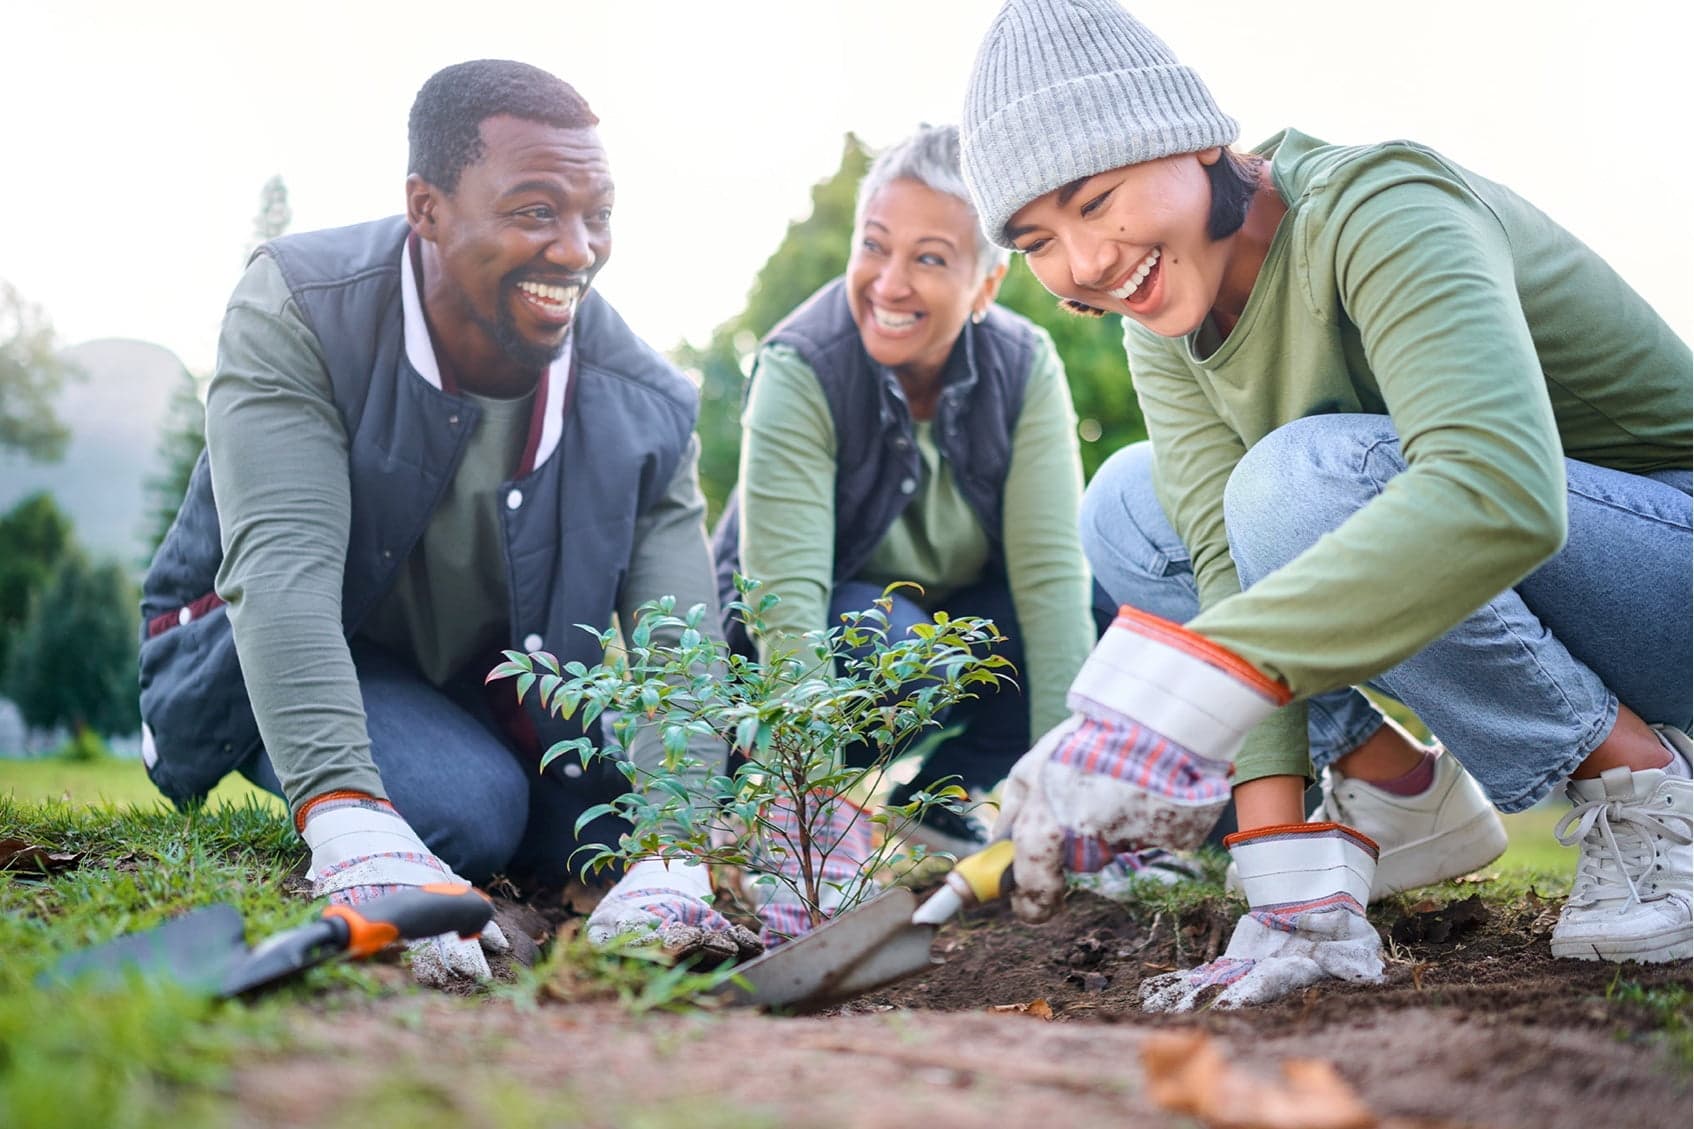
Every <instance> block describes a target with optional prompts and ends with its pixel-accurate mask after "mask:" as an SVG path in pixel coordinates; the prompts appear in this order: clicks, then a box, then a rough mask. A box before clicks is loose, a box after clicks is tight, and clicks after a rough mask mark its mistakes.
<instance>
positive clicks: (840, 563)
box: [713, 278, 1038, 648]
mask: <svg viewBox="0 0 1694 1129" xmlns="http://www.w3.org/2000/svg"><path fill="white" fill-rule="evenodd" d="M1037 342H1038V338H1037V336H1036V333H1035V329H1034V327H1033V326H1032V325H1031V324H1030V323H1029V322H1028V321H1026V320H1025V319H1024V318H1022V317H1019V316H1018V315H1017V314H1014V313H1012V312H1011V311H1010V310H1006V309H1003V308H1001V307H1000V306H990V307H989V308H988V316H987V317H986V318H984V319H983V321H982V322H981V323H980V324H973V323H971V322H966V323H965V328H964V331H963V332H962V333H960V334H959V339H958V341H957V342H956V343H955V344H954V346H953V351H952V353H950V354H949V355H948V358H947V365H946V368H945V370H944V371H943V373H942V387H941V396H940V401H939V403H938V404H937V406H936V410H935V429H934V434H935V440H936V446H937V447H938V448H939V449H940V451H941V454H942V455H943V457H945V458H946V459H947V461H948V463H949V464H951V466H952V468H953V473H954V474H955V475H956V476H957V480H958V483H959V491H960V493H962V494H963V495H964V497H965V501H966V502H967V503H968V504H969V505H970V507H971V509H972V511H973V512H975V514H976V516H977V520H979V521H980V522H981V523H982V528H983V529H984V531H986V532H987V534H988V542H989V546H990V553H991V557H990V560H991V567H994V568H997V569H1002V570H1003V569H1004V567H1005V565H1004V558H1003V538H1002V534H1001V516H1002V513H1003V501H1004V492H1005V486H1006V476H1007V473H1008V472H1009V471H1010V469H1011V463H1012V435H1013V433H1014V431H1015V430H1016V428H1017V423H1018V415H1019V413H1020V412H1021V411H1022V410H1023V397H1024V389H1025V388H1026V386H1027V385H1028V383H1029V373H1030V368H1031V367H1032V365H1033V364H1034V360H1035V350H1036V347H1037ZM765 344H782V345H787V346H789V347H790V348H792V349H793V350H794V351H795V352H796V353H797V354H799V356H800V358H801V359H802V360H803V361H805V362H806V364H807V365H808V366H809V367H810V368H811V370H812V372H813V373H814V374H816V376H817V379H818V383H819V384H820V385H821V386H822V387H823V391H824V397H825V399H827V400H828V402H829V414H830V418H831V420H832V421H833V422H834V424H835V444H836V446H835V451H836V455H835V577H834V579H835V581H836V582H837V583H839V582H841V581H844V580H850V579H852V578H853V577H854V576H856V575H858V572H859V570H860V569H862V568H863V567H864V566H865V562H866V561H868V560H870V557H871V554H872V553H873V552H875V550H876V547H877V546H878V545H879V544H881V543H882V539H883V538H884V537H886V536H887V535H888V531H889V530H890V529H892V528H893V526H894V523H895V522H896V521H897V520H899V517H900V515H901V514H902V513H904V512H905V509H906V506H907V504H908V503H910V502H911V500H912V495H913V494H914V493H915V492H916V490H917V488H918V483H919V482H920V481H921V477H922V463H921V458H922V456H921V455H919V453H918V449H917V441H916V439H915V437H914V433H913V428H912V415H911V412H910V411H909V410H908V409H907V407H906V398H905V396H904V394H903V393H902V392H901V390H900V382H899V379H898V378H897V377H895V375H894V373H893V372H891V371H890V370H888V369H887V368H885V367H883V366H882V365H879V364H877V363H876V362H875V361H873V360H872V359H871V357H870V354H868V353H866V352H865V348H864V345H863V343H862V342H861V341H860V338H859V327H858V326H857V325H856V324H855V323H854V321H853V315H852V312H851V311H850V310H849V309H848V306H847V287H846V283H845V281H844V280H842V279H839V278H838V279H836V280H835V281H834V282H831V283H829V284H828V285H826V286H824V287H823V289H821V290H819V291H818V292H817V293H816V294H814V295H812V296H811V297H810V298H809V299H807V300H806V302H805V304H804V305H802V306H801V307H800V308H799V309H797V310H795V311H794V312H793V313H792V314H789V315H788V317H786V318H785V319H783V321H782V322H781V323H780V324H778V325H777V327H776V328H775V329H773V330H771V332H770V334H769V335H768V336H767V337H766V338H765ZM758 378H759V372H758V368H757V367H756V366H755V368H754V370H753V375H752V376H751V377H750V378H749V379H748V382H747V387H748V390H749V391H751V389H752V386H753V381H755V380H757V379H758ZM713 555H714V557H715V558H716V560H717V569H718V594H719V596H720V597H721V599H722V601H723V605H724V606H725V607H726V608H727V607H728V605H729V603H730V601H732V600H734V599H736V598H737V596H736V592H735V583H734V576H735V573H736V572H737V571H738V570H739V569H740V567H741V515H740V509H739V502H738V501H737V500H736V498H735V497H733V496H732V497H731V499H730V503H729V505H728V506H727V507H726V508H725V510H724V514H723V517H722V518H720V519H719V522H718V527H717V530H716V531H715V532H714V534H713ZM724 630H725V634H726V635H727V636H729V638H730V640H731V642H732V643H733V644H735V645H738V646H740V647H743V648H746V647H747V640H746V635H745V632H744V630H743V628H742V626H741V624H740V623H739V621H735V620H733V619H732V618H731V617H730V616H729V614H728V613H727V612H726V613H725V622H724Z"/></svg>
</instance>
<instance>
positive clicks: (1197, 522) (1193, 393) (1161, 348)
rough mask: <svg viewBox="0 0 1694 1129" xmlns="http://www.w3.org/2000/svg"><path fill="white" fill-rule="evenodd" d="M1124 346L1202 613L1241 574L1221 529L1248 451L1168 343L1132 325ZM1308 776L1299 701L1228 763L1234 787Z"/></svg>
mask: <svg viewBox="0 0 1694 1129" xmlns="http://www.w3.org/2000/svg"><path fill="white" fill-rule="evenodd" d="M1128 324H1129V323H1127V322H1126V326H1127V325H1128ZM1124 348H1125V351H1126V352H1127V353H1128V355H1129V363H1130V371H1131V373H1132V374H1133V379H1134V381H1135V393H1136V398H1137V400H1139V402H1140V404H1141V414H1142V418H1143V419H1145V420H1146V421H1147V435H1148V438H1149V439H1150V440H1152V443H1153V460H1154V479H1155V481H1154V487H1155V491H1156V493H1157V495H1158V498H1159V503H1160V505H1161V506H1163V508H1164V511H1165V516H1166V517H1168V518H1169V519H1170V522H1171V527H1172V528H1173V529H1174V530H1176V533H1177V536H1179V537H1181V538H1182V543H1183V544H1184V545H1186V546H1187V547H1188V553H1189V557H1190V558H1191V559H1192V561H1193V567H1194V580H1195V584H1196V586H1197V587H1198V589H1199V595H1200V609H1201V615H1202V616H1204V615H1205V613H1206V611H1207V610H1208V609H1210V608H1215V607H1221V606H1224V605H1225V604H1227V603H1229V602H1231V601H1232V600H1233V599H1236V598H1239V597H1240V596H1241V578H1240V577H1239V576H1238V575H1237V574H1236V571H1235V561H1234V560H1233V559H1232V558H1231V557H1230V555H1229V534H1228V531H1227V530H1226V529H1225V527H1224V516H1223V493H1224V487H1226V486H1227V485H1228V484H1229V476H1230V475H1231V474H1232V473H1233V472H1234V470H1235V466H1236V464H1237V463H1239V462H1240V461H1241V457H1242V456H1243V455H1244V454H1246V452H1247V448H1246V446H1245V445H1244V444H1243V443H1242V441H1241V437H1240V436H1239V435H1237V434H1236V433H1235V431H1234V429H1233V428H1231V427H1230V426H1229V425H1228V424H1227V423H1225V422H1224V421H1223V419H1222V418H1220V417H1219V415H1218V414H1217V411H1216V409H1215V408H1213V407H1212V403H1211V401H1210V400H1208V399H1207V398H1206V394H1205V392H1204V391H1203V390H1202V389H1201V388H1200V385H1199V383H1198V382H1197V381H1196V380H1195V379H1194V376H1193V374H1192V373H1190V372H1189V371H1188V368H1187V366H1186V365H1185V364H1184V363H1183V362H1182V361H1181V360H1180V359H1178V358H1176V357H1173V356H1171V354H1170V346H1169V345H1166V344H1163V343H1162V342H1161V340H1160V339H1158V338H1155V337H1153V336H1152V335H1151V334H1149V333H1147V332H1146V331H1145V330H1141V329H1138V328H1135V327H1133V326H1131V327H1129V328H1128V329H1127V330H1126V332H1125V335H1124ZM1197 623H1198V620H1196V621H1193V622H1191V623H1190V624H1189V626H1190V627H1194V626H1195V625H1196V624H1197ZM1244 657H1248V656H1244ZM1310 773H1311V744H1310V739H1309V738H1308V736H1307V729H1306V706H1305V703H1304V702H1294V703H1292V704H1290V705H1287V706H1284V707H1283V708H1282V709H1280V710H1277V711H1276V712H1275V713H1274V714H1272V715H1271V716H1270V717H1268V718H1266V719H1265V720H1264V721H1262V722H1260V723H1259V725H1258V726H1257V727H1255V728H1254V729H1253V730H1252V731H1250V732H1249V733H1248V734H1247V738H1246V740H1245V742H1244V743H1243V744H1242V747H1241V752H1240V754H1239V755H1238V756H1237V757H1236V760H1235V783H1237V784H1245V783H1247V782H1248V781H1251V780H1256V779H1258V778H1259V777H1263V776H1307V775H1309V774H1310Z"/></svg>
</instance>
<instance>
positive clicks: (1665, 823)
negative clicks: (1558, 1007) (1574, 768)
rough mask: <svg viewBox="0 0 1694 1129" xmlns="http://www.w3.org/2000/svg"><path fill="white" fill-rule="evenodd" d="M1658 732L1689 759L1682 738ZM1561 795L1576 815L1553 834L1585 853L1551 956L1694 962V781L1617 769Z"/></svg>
mask: <svg viewBox="0 0 1694 1129" xmlns="http://www.w3.org/2000/svg"><path fill="white" fill-rule="evenodd" d="M1659 732H1660V733H1661V734H1662V735H1663V736H1664V738H1665V742H1666V744H1667V745H1670V746H1672V752H1673V754H1674V755H1679V756H1681V757H1683V758H1684V759H1685V760H1686V759H1688V758H1689V757H1690V753H1691V751H1694V750H1691V748H1690V742H1689V739H1688V737H1687V735H1686V734H1683V733H1681V732H1679V731H1676V730H1671V729H1660V730H1659ZM1565 794H1566V795H1567V796H1569V797H1570V800H1571V803H1573V804H1575V805H1576V807H1575V808H1573V809H1572V810H1571V811H1569V812H1567V813H1566V814H1565V817H1564V818H1563V819H1561V820H1559V823H1558V826H1556V827H1554V828H1553V835H1554V837H1555V838H1557V839H1558V840H1559V842H1561V843H1563V844H1564V845H1565V846H1567V847H1569V846H1573V845H1577V844H1579V843H1580V849H1581V852H1582V853H1581V854H1580V855H1579V856H1578V859H1577V864H1576V881H1575V882H1574V883H1573V884H1572V885H1571V891H1570V899H1569V900H1568V901H1566V902H1565V908H1564V909H1563V910H1562V911H1561V912H1560V913H1559V923H1558V925H1556V926H1554V927H1553V955H1554V956H1556V957H1570V958H1573V959H1576V960H1614V961H1623V960H1638V961H1645V962H1648V963H1653V964H1660V963H1664V962H1667V961H1674V960H1687V959H1688V958H1689V956H1691V955H1694V892H1691V890H1690V887H1691V886H1694V846H1690V844H1691V843H1694V782H1690V781H1689V780H1687V779H1685V778H1679V776H1678V775H1677V774H1675V773H1672V772H1667V771H1665V770H1664V769H1658V768H1654V769H1642V770H1639V771H1631V770H1630V769H1627V768H1622V767H1619V768H1610V769H1607V770H1606V771H1605V772H1602V773H1601V774H1600V775H1599V776H1598V777H1597V778H1595V779H1593V780H1572V781H1571V782H1570V783H1569V784H1567V785H1566V786H1565Z"/></svg>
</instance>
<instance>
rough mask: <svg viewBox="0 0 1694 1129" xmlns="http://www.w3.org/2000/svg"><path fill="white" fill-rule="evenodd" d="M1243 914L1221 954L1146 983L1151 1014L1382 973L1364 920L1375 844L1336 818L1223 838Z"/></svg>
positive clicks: (1269, 996)
mask: <svg viewBox="0 0 1694 1129" xmlns="http://www.w3.org/2000/svg"><path fill="white" fill-rule="evenodd" d="M1224 845H1225V846H1227V847H1228V848H1229V853H1230V856H1231V858H1233V859H1234V860H1235V864H1236V866H1237V867H1238V868H1239V869H1240V872H1241V885H1242V888H1243V889H1244V890H1245V891H1246V894H1247V906H1248V912H1247V916H1245V917H1243V918H1242V919H1241V920H1240V921H1239V922H1238V923H1237V924H1236V926H1235V933H1234V935H1233V936H1231V937H1230V939H1229V948H1227V949H1225V950H1224V954H1223V956H1221V957H1219V958H1218V959H1217V960H1214V961H1212V962H1211V963H1209V964H1203V965H1201V966H1200V967H1199V968H1193V969H1190V970H1188V971H1187V972H1169V973H1166V974H1165V975H1163V976H1155V977H1153V978H1152V979H1150V980H1147V981H1146V982H1144V983H1143V984H1142V985H1141V1007H1142V1008H1143V1010H1146V1011H1191V1010H1193V1008H1194V1006H1195V1005H1196V1004H1198V1003H1200V1002H1202V997H1211V996H1215V998H1212V999H1211V1000H1210V1006H1212V1007H1221V1008H1231V1007H1243V1006H1245V1005H1247V1004H1262V1003H1265V1002H1267V1001H1269V1000H1274V999H1278V998H1279V997H1282V996H1285V995H1287V994H1288V993H1290V992H1293V991H1296V990H1298V989H1300V988H1304V987H1306V986H1307V985H1308V984H1315V983H1317V982H1318V981H1320V980H1329V979H1335V980H1361V981H1373V980H1380V979H1382V938H1380V937H1379V936H1377V932H1376V930H1375V929H1374V928H1372V927H1371V924H1370V923H1369V922H1368V921H1366V920H1365V900H1366V899H1367V898H1368V897H1369V896H1370V884H1371V879H1372V878H1374V877H1375V876H1376V844H1375V843H1373V842H1371V841H1370V840H1369V839H1367V838H1365V837H1364V836H1363V835H1361V834H1359V833H1358V832H1357V831H1354V830H1353V829H1352V828H1351V827H1347V826H1345V825H1344V824H1340V823H1291V824H1285V825H1280V826H1276V827H1263V828H1260V829H1259V830H1257V831H1242V832H1237V833H1236V834H1234V835H1230V836H1228V837H1227V838H1225V839H1224Z"/></svg>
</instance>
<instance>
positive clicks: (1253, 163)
mask: <svg viewBox="0 0 1694 1129" xmlns="http://www.w3.org/2000/svg"><path fill="white" fill-rule="evenodd" d="M1262 160H1263V159H1262V158H1260V157H1243V156H1241V155H1240V154H1239V153H1236V152H1235V151H1234V150H1232V149H1227V148H1226V149H1225V150H1224V151H1223V156H1221V157H1219V158H1218V159H1217V160H1215V161H1213V162H1212V163H1211V164H1209V165H1206V166H1205V169H1206V179H1207V180H1208V181H1210V182H1211V185H1212V207H1211V211H1210V212H1208V213H1207V215H1206V234H1207V235H1209V236H1211V237H1212V238H1213V239H1214V240H1216V239H1227V238H1228V237H1229V236H1231V235H1234V234H1235V233H1236V232H1238V231H1240V230H1241V225H1242V224H1244V223H1246V222H1247V209H1248V208H1250V207H1252V205H1253V193H1254V192H1256V191H1258V188H1259V165H1260V164H1261V163H1262ZM1059 308H1060V309H1061V310H1064V311H1065V312H1066V313H1071V314H1079V315H1081V316H1083V317H1090V318H1099V317H1105V316H1106V311H1104V310H1097V309H1095V308H1094V307H1093V306H1090V305H1087V304H1085V303H1083V302H1078V301H1076V300H1075V299H1072V298H1060V299H1059Z"/></svg>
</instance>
